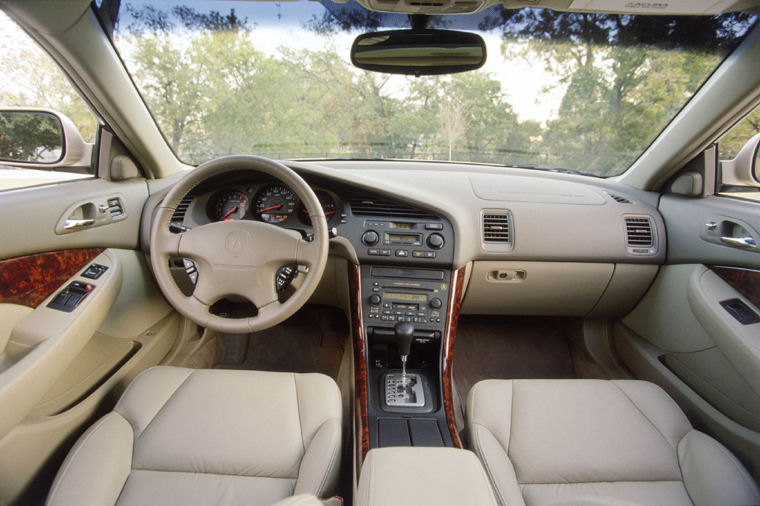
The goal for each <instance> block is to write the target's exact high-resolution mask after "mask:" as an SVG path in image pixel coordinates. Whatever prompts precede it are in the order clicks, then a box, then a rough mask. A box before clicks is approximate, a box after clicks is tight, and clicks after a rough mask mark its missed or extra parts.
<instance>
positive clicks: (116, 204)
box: [108, 197, 124, 220]
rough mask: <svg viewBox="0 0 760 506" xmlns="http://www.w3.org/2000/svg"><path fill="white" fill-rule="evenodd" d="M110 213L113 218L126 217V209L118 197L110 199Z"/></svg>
mask: <svg viewBox="0 0 760 506" xmlns="http://www.w3.org/2000/svg"><path fill="white" fill-rule="evenodd" d="M108 212H110V213H111V218H112V219H114V220H115V219H116V218H121V217H122V216H124V208H123V207H122V205H121V200H120V199H119V198H118V197H114V198H112V199H108Z"/></svg>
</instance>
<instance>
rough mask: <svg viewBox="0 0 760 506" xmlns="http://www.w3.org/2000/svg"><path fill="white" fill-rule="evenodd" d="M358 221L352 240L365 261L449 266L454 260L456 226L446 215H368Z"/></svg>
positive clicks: (361, 258)
mask: <svg viewBox="0 0 760 506" xmlns="http://www.w3.org/2000/svg"><path fill="white" fill-rule="evenodd" d="M359 223H360V224H361V228H360V229H358V230H356V231H355V232H354V233H355V234H356V235H355V237H354V238H353V239H352V241H353V242H354V246H355V248H356V252H357V254H358V256H359V259H360V260H361V261H362V263H364V262H372V263H393V264H400V263H404V264H407V265H418V264H419V265H432V264H436V265H441V266H444V265H446V266H448V265H451V263H452V262H453V260H454V231H453V227H452V226H451V224H450V223H449V222H448V221H447V220H445V219H443V218H438V219H430V220H425V221H409V220H404V219H392V220H391V219H387V220H385V219H365V220H363V221H360V222H359ZM357 228H358V227H357Z"/></svg>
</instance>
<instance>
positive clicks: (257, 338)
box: [214, 305, 348, 379]
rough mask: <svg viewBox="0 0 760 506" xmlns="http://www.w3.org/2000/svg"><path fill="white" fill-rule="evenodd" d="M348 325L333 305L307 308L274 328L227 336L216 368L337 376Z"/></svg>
mask: <svg viewBox="0 0 760 506" xmlns="http://www.w3.org/2000/svg"><path fill="white" fill-rule="evenodd" d="M347 337H348V322H347V321H346V317H345V316H344V315H343V312H342V311H340V310H339V309H337V308H334V307H330V306H318V305H307V306H304V307H303V308H302V309H301V310H300V311H298V312H297V313H296V314H295V315H293V316H292V317H290V318H289V319H288V320H286V321H285V322H283V323H281V324H279V325H277V326H275V327H272V328H271V329H267V330H263V331H261V332H256V333H254V334H247V335H242V336H224V339H223V350H224V351H223V353H222V354H221V361H220V362H218V363H217V364H216V365H215V366H214V367H215V368H217V369H248V370H256V371H289V372H320V373H323V374H326V375H328V376H330V377H332V378H333V379H336V378H337V377H338V370H339V368H340V360H341V357H342V356H343V346H344V345H345V342H346V339H347Z"/></svg>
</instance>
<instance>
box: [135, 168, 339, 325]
mask: <svg viewBox="0 0 760 506" xmlns="http://www.w3.org/2000/svg"><path fill="white" fill-rule="evenodd" d="M240 170H249V171H256V172H259V173H264V174H267V175H270V176H272V177H275V178H277V179H279V180H280V181H282V182H283V183H285V184H286V185H287V186H288V187H289V188H291V189H292V190H293V191H294V192H295V194H296V195H297V196H298V198H300V199H301V202H303V204H304V206H305V207H306V210H307V211H308V213H309V217H310V218H311V225H312V227H313V229H314V236H313V240H312V241H307V240H305V239H303V238H302V237H301V234H300V233H298V232H297V231H294V230H288V229H285V228H281V227H278V226H275V225H271V224H269V223H263V222H259V221H252V220H239V221H221V222H215V223H209V224H207V225H202V226H200V227H196V228H193V229H191V230H187V231H184V232H182V233H173V232H170V231H169V224H170V222H171V219H172V216H173V215H174V212H175V210H176V209H177V206H178V205H179V203H180V201H181V200H182V199H183V198H184V197H185V196H186V195H187V194H188V193H189V192H190V190H192V189H193V188H195V187H196V186H197V185H198V184H199V183H201V182H203V181H205V180H206V179H208V178H209V177H212V176H218V175H219V174H223V173H226V172H231V171H240ZM328 241H329V238H328V234H327V220H326V219H325V213H324V211H323V209H322V205H321V204H320V203H319V199H318V198H317V196H316V195H315V194H314V191H313V190H312V189H311V188H310V187H309V185H308V184H307V183H306V181H304V180H303V179H302V178H301V177H300V176H299V175H298V174H296V173H295V172H293V171H292V170H291V169H289V168H288V167H286V166H285V165H283V164H281V163H279V162H276V161H274V160H270V159H268V158H262V157H259V156H251V155H233V156H225V157H221V158H217V159H215V160H211V161H209V162H206V163H204V164H202V165H199V166H198V167H197V168H196V169H194V170H193V171H191V172H190V173H188V174H187V176H185V177H184V178H183V179H181V180H180V181H179V182H178V183H177V184H175V185H174V187H172V189H171V190H169V193H167V194H166V197H164V200H163V202H162V203H161V204H160V205H159V207H158V211H157V213H156V216H155V219H154V221H153V225H152V227H151V233H150V261H151V265H152V266H153V272H154V273H155V276H156V280H157V281H158V285H159V287H160V288H161V291H162V292H163V293H164V296H165V297H166V299H167V300H168V301H169V303H170V304H171V305H172V306H173V307H174V309H176V310H177V311H178V312H179V313H181V314H182V315H184V316H186V317H187V318H189V319H190V320H191V321H193V322H195V323H197V324H198V325H200V326H202V327H206V328H209V329H211V330H215V331H217V332H225V333H231V334H244V333H248V332H255V331H257V330H263V329H267V328H269V327H272V326H274V325H277V324H278V323H280V322H282V321H283V320H285V319H286V318H288V317H289V316H291V315H292V314H293V313H295V312H296V311H297V310H298V309H299V308H301V306H303V305H304V304H305V303H306V301H307V300H308V299H309V297H310V296H311V294H312V293H314V290H315V289H316V288H317V285H318V284H319V281H320V279H321V278H322V273H323V272H324V269H325V264H326V263H327V249H328ZM170 257H183V258H190V259H192V260H194V261H195V263H196V264H197V266H198V280H197V282H196V285H195V290H194V291H193V293H192V295H189V296H186V295H184V294H183V293H182V291H181V290H180V288H179V286H177V284H176V282H175V281H174V278H173V277H172V274H171V271H170V269H169V259H170ZM294 262H295V263H297V264H299V265H305V266H306V267H307V268H308V272H307V274H306V277H305V278H304V280H303V283H302V284H301V286H300V287H299V288H298V289H297V290H296V291H295V293H293V294H292V295H291V296H290V298H289V299H288V300H287V301H285V302H283V303H281V302H279V300H278V297H277V289H276V285H275V276H276V274H277V270H278V269H279V268H280V267H282V266H284V265H285V264H289V263H294ZM229 296H238V297H242V298H244V299H246V300H248V301H250V302H252V303H253V304H254V305H255V306H256V308H257V310H258V313H257V314H256V315H255V316H251V317H248V318H224V317H222V316H218V315H215V314H212V313H211V312H210V308H211V306H212V305H213V304H214V303H215V302H216V301H218V300H220V299H222V298H224V297H229Z"/></svg>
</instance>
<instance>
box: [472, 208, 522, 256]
mask: <svg viewBox="0 0 760 506" xmlns="http://www.w3.org/2000/svg"><path fill="white" fill-rule="evenodd" d="M480 223H481V231H482V234H483V236H482V239H483V242H482V247H483V249H484V250H486V251H507V250H510V249H512V242H513V239H514V234H513V232H514V227H513V222H512V213H510V212H509V210H507V209H483V210H482V211H480Z"/></svg>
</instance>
